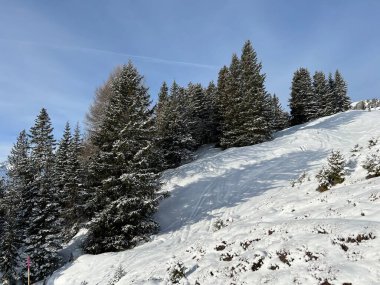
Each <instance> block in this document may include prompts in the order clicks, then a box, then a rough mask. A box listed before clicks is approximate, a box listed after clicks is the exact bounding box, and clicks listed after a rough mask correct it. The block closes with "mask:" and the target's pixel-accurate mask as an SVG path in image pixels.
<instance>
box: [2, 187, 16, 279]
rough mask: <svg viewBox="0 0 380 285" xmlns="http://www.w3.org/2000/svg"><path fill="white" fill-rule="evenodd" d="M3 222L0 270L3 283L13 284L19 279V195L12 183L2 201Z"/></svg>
mask: <svg viewBox="0 0 380 285" xmlns="http://www.w3.org/2000/svg"><path fill="white" fill-rule="evenodd" d="M2 206H3V210H4V214H5V215H4V223H3V228H2V234H1V235H0V236H1V239H0V252H1V256H0V271H1V272H2V273H3V276H2V279H1V280H2V281H3V282H4V284H15V283H16V281H17V280H18V279H19V274H18V270H17V269H18V265H19V263H20V261H21V260H20V256H19V249H20V246H21V227H20V221H21V219H20V211H21V208H20V206H21V195H20V192H18V191H17V190H16V189H15V188H14V187H13V185H8V187H7V190H6V191H5V194H4V199H3V201H2Z"/></svg>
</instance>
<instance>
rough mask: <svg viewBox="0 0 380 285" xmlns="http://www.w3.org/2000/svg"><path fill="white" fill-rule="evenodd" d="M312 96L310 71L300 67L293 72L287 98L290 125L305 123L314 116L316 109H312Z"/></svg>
mask: <svg viewBox="0 0 380 285" xmlns="http://www.w3.org/2000/svg"><path fill="white" fill-rule="evenodd" d="M313 97H314V96H313V90H312V86H311V78H310V73H309V71H308V70H307V69H306V68H300V69H298V70H297V71H296V72H295V73H294V76H293V81H292V87H291V94H290V99H289V107H290V115H291V121H290V123H291V125H292V126H294V125H298V124H303V123H306V122H307V121H308V120H310V119H311V118H314V116H315V111H316V110H315V109H313V108H315V107H314V105H315V104H314V103H315V102H314V98H313ZM309 100H310V101H312V103H310V102H309Z"/></svg>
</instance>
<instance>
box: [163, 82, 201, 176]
mask: <svg viewBox="0 0 380 285" xmlns="http://www.w3.org/2000/svg"><path fill="white" fill-rule="evenodd" d="M187 105H188V102H187V98H186V96H185V91H184V89H183V88H182V87H180V86H179V85H178V84H177V83H176V82H173V84H172V86H171V87H170V94H168V90H167V88H166V84H165V85H163V87H162V88H161V90H160V94H159V101H158V104H157V108H156V129H157V136H158V142H157V144H158V146H159V147H160V150H161V153H162V156H163V160H164V161H165V166H164V168H165V169H166V168H173V167H177V166H179V165H181V164H182V163H184V162H186V161H189V160H190V159H191V157H192V153H193V151H194V150H195V147H196V142H195V140H194V139H193V137H192V136H191V134H190V129H189V126H190V123H189V120H190V117H189V111H188V106H187Z"/></svg>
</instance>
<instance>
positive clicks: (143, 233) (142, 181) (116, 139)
mask: <svg viewBox="0 0 380 285" xmlns="http://www.w3.org/2000/svg"><path fill="white" fill-rule="evenodd" d="M112 92H113V94H112V96H111V100H110V104H109V106H108V108H107V111H106V116H105V118H104V120H103V122H102V124H101V128H100V131H99V132H98V133H97V134H95V136H94V137H92V138H91V139H92V142H93V143H94V144H95V145H96V146H97V148H98V149H99V151H98V153H97V154H96V157H94V159H93V165H92V168H91V170H92V173H93V176H92V185H93V188H94V189H95V190H96V194H95V204H96V208H97V210H98V211H97V214H96V216H95V218H94V219H93V221H92V223H91V226H90V228H89V235H88V238H87V240H86V244H85V251H86V252H89V253H95V254H96V253H101V252H105V251H119V250H123V249H126V248H130V247H133V246H135V245H136V244H137V243H139V242H141V241H143V240H146V239H147V238H148V237H149V235H151V234H152V233H153V232H155V231H156V230H157V228H158V225H157V224H156V223H155V222H154V221H153V220H152V217H151V216H152V214H153V213H154V212H155V210H156V207H157V203H158V197H157V194H156V190H157V189H158V184H157V175H156V174H155V173H154V171H152V168H151V165H150V161H149V155H150V154H151V148H152V137H151V134H152V131H153V130H154V129H153V116H152V112H151V110H150V109H149V104H150V102H149V95H148V90H147V88H146V87H144V85H143V77H142V76H141V75H139V73H138V72H137V70H136V69H135V67H134V66H133V65H132V63H131V62H129V63H128V65H124V66H123V67H122V69H121V72H120V75H119V76H117V77H116V78H115V80H114V82H113V85H112Z"/></svg>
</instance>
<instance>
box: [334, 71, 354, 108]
mask: <svg viewBox="0 0 380 285" xmlns="http://www.w3.org/2000/svg"><path fill="white" fill-rule="evenodd" d="M334 79H335V80H334V81H335V86H334V87H335V89H334V92H335V96H336V100H337V104H336V105H337V106H336V109H335V112H336V113H338V112H344V111H347V110H349V109H350V107H351V100H350V98H349V97H348V95H347V84H346V82H345V81H344V79H343V77H342V75H341V74H340V72H339V70H337V71H336V72H335V78H334Z"/></svg>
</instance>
